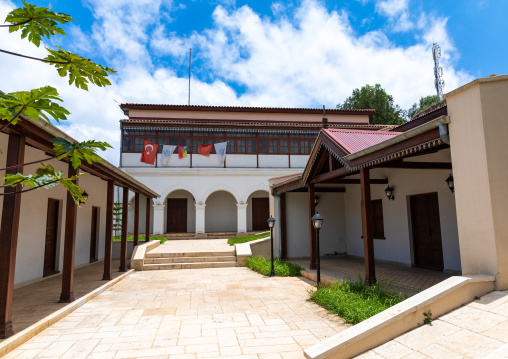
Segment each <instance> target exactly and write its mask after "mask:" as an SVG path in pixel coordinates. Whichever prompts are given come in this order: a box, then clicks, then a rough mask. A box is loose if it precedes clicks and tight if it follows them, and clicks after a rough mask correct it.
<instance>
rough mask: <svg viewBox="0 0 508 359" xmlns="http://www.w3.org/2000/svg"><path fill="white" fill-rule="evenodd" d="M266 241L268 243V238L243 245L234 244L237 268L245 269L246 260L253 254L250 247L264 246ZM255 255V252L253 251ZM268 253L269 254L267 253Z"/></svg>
mask: <svg viewBox="0 0 508 359" xmlns="http://www.w3.org/2000/svg"><path fill="white" fill-rule="evenodd" d="M266 241H270V237H265V238H259V239H256V240H254V241H250V242H245V243H237V244H235V251H236V264H237V266H238V267H247V263H246V261H245V260H246V259H247V258H248V257H250V256H252V255H253V254H252V253H253V250H252V247H251V245H254V246H256V245H258V244H261V245H262V244H264V243H265V242H266ZM254 253H256V251H254ZM268 253H270V252H268Z"/></svg>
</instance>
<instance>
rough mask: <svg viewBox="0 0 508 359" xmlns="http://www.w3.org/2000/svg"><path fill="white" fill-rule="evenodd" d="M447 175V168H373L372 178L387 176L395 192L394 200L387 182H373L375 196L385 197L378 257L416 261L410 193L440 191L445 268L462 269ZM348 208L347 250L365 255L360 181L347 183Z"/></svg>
mask: <svg viewBox="0 0 508 359" xmlns="http://www.w3.org/2000/svg"><path fill="white" fill-rule="evenodd" d="M422 161H423V159H422ZM448 175H449V173H448V171H444V170H409V169H374V170H371V178H388V179H389V183H390V186H392V187H393V188H394V194H395V201H388V199H387V197H386V195H385V192H384V189H385V188H386V185H379V184H378V185H371V197H372V199H373V200H374V199H381V200H382V201H383V220H384V232H385V237H386V240H377V239H375V240H374V255H375V258H376V259H382V260H387V261H393V262H398V263H401V264H404V265H408V266H409V265H411V264H412V263H413V258H412V234H411V226H410V216H411V214H410V207H409V196H411V195H416V194H423V193H431V192H437V193H438V201H439V216H440V222H441V237H442V242H443V257H444V269H445V270H452V271H460V249H459V242H458V232H457V219H456V211H455V197H454V195H453V194H452V193H451V191H450V190H449V189H448V186H447V184H446V182H445V179H446V178H447V177H448ZM345 208H346V223H347V225H346V234H347V251H348V254H351V255H355V256H361V257H363V255H364V252H363V239H362V238H361V236H362V223H361V194H360V185H347V186H346V195H345Z"/></svg>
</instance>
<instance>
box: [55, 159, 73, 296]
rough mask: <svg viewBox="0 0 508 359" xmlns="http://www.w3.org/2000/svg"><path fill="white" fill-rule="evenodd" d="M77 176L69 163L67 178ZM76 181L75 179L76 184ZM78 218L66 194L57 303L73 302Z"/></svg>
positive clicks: (70, 198) (69, 195) (68, 194)
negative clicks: (60, 282)
mask: <svg viewBox="0 0 508 359" xmlns="http://www.w3.org/2000/svg"><path fill="white" fill-rule="evenodd" d="M77 174H78V169H74V167H72V164H71V163H69V169H68V177H72V176H75V175H77ZM77 182H78V180H77V179H76V184H77ZM77 217H78V205H77V204H76V203H74V199H72V196H71V194H70V193H69V192H67V199H66V204H65V235H64V258H63V273H62V293H61V294H60V300H59V301H58V302H59V303H70V302H73V301H74V291H73V287H74V256H75V252H76V220H77Z"/></svg>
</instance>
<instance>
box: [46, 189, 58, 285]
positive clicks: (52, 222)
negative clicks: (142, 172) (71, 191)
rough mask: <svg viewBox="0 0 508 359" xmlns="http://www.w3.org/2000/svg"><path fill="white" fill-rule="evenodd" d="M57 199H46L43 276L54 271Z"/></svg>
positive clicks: (56, 236) (56, 237)
mask: <svg viewBox="0 0 508 359" xmlns="http://www.w3.org/2000/svg"><path fill="white" fill-rule="evenodd" d="M59 205H60V202H59V201H58V200H57V199H52V198H49V199H48V214H47V217H46V239H45V243H46V244H45V248H44V272H43V276H44V277H46V276H48V275H51V274H54V273H56V247H57V239H58V207H59Z"/></svg>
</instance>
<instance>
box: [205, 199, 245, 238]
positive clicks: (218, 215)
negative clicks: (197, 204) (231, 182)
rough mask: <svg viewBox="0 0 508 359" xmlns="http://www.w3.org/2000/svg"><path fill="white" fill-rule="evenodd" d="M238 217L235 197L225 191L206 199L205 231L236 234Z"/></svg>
mask: <svg viewBox="0 0 508 359" xmlns="http://www.w3.org/2000/svg"><path fill="white" fill-rule="evenodd" d="M237 228H238V217H237V207H236V200H235V197H233V195H232V194H231V193H228V192H226V191H217V192H214V193H212V194H211V195H210V196H209V197H208V198H207V199H206V208H205V231H206V232H222V231H228V232H236V230H237Z"/></svg>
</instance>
